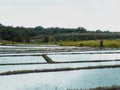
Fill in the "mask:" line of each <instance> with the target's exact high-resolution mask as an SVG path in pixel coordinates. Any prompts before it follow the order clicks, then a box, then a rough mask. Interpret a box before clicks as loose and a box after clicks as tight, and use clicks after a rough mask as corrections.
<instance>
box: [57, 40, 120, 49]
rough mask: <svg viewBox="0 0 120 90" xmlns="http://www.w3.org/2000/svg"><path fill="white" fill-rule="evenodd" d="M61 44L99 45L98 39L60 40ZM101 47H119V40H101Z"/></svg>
mask: <svg viewBox="0 0 120 90" xmlns="http://www.w3.org/2000/svg"><path fill="white" fill-rule="evenodd" d="M59 44H60V45H63V46H80V47H100V40H83V41H61V42H59ZM103 47H108V48H119V47H120V40H103Z"/></svg>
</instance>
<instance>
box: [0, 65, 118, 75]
mask: <svg viewBox="0 0 120 90" xmlns="http://www.w3.org/2000/svg"><path fill="white" fill-rule="evenodd" d="M105 68H120V65H100V66H87V67H76V68H74V67H68V68H55V69H36V70H17V71H8V72H1V73H0V76H5V75H17V74H29V73H42V72H61V71H73V70H90V69H105Z"/></svg>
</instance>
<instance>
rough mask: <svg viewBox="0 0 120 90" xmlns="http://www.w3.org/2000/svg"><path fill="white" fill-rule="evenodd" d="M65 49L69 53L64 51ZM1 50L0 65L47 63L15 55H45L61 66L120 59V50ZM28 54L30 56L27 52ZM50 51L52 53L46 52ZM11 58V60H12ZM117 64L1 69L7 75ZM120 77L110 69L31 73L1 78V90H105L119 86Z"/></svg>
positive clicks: (14, 48)
mask: <svg viewBox="0 0 120 90" xmlns="http://www.w3.org/2000/svg"><path fill="white" fill-rule="evenodd" d="M66 48H67V50H65V49H66ZM72 49H73V50H72ZM0 50H2V51H1V54H0V55H1V57H0V64H3V63H4V64H7V63H36V62H45V60H44V58H42V56H15V57H14V56H12V55H36V54H39V55H41V54H43V53H47V54H49V55H48V56H49V57H50V58H52V59H53V60H54V61H60V62H62V61H86V60H87V61H88V60H114V59H120V50H105V51H104V50H101V51H100V50H98V51H81V48H76V47H72V48H71V47H59V46H54V47H52V46H49V47H47V46H41V47H39V46H35V47H34V46H33V47H31V46H29V47H27V46H0ZM4 50H6V51H4ZM7 50H9V52H10V53H11V51H12V50H13V52H12V53H13V54H9V53H8V52H7ZM15 50H16V51H21V52H22V53H16V52H15ZM26 50H27V51H29V52H26ZM30 50H31V51H30ZM36 50H37V51H38V53H36V52H35V53H34V51H36ZM47 50H48V51H49V52H46V51H47ZM55 50H56V52H55ZM57 50H58V51H57ZM60 50H61V51H60ZM24 51H25V52H24ZM52 51H53V52H52ZM62 51H64V52H62ZM68 51H71V52H68ZM74 51H75V52H74ZM106 52H115V53H107V54H106ZM3 53H6V54H3ZM7 53H8V54H7ZM90 53H92V54H90ZM100 53H102V54H100ZM4 55H8V56H7V57H5V56H4ZM9 55H11V56H10V57H9ZM116 64H117V65H118V64H120V61H110V62H91V63H63V64H34V65H8V66H7V65H6V66H2V65H0V73H2V72H6V71H15V70H35V69H54V68H66V67H87V66H97V65H116ZM119 75H120V68H109V69H92V70H75V71H66V72H48V73H31V74H20V75H10V76H0V90H66V89H67V88H69V89H81V88H85V89H88V88H94V87H100V86H101V87H102V86H111V85H120V76H119Z"/></svg>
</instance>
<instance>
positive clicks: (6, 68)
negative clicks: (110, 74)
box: [0, 61, 120, 72]
mask: <svg viewBox="0 0 120 90" xmlns="http://www.w3.org/2000/svg"><path fill="white" fill-rule="evenodd" d="M118 64H120V61H117V62H116V61H112V62H94V63H63V64H33V65H5V66H0V72H7V71H17V70H35V69H54V68H68V67H69V68H70V67H72V68H73V67H74V68H75V67H88V66H100V65H118Z"/></svg>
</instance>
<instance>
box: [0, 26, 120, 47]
mask: <svg viewBox="0 0 120 90" xmlns="http://www.w3.org/2000/svg"><path fill="white" fill-rule="evenodd" d="M119 39H120V32H109V31H102V30H96V31H88V30H87V29H85V28H84V27H78V28H59V27H50V28H44V27H42V26H37V27H31V28H25V27H12V26H4V25H2V24H0V43H1V44H3V45H6V44H12V45H13V44H60V45H65V46H80V47H100V40H103V41H104V43H103V47H110V48H113V47H116V48H117V47H120V40H119Z"/></svg>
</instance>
